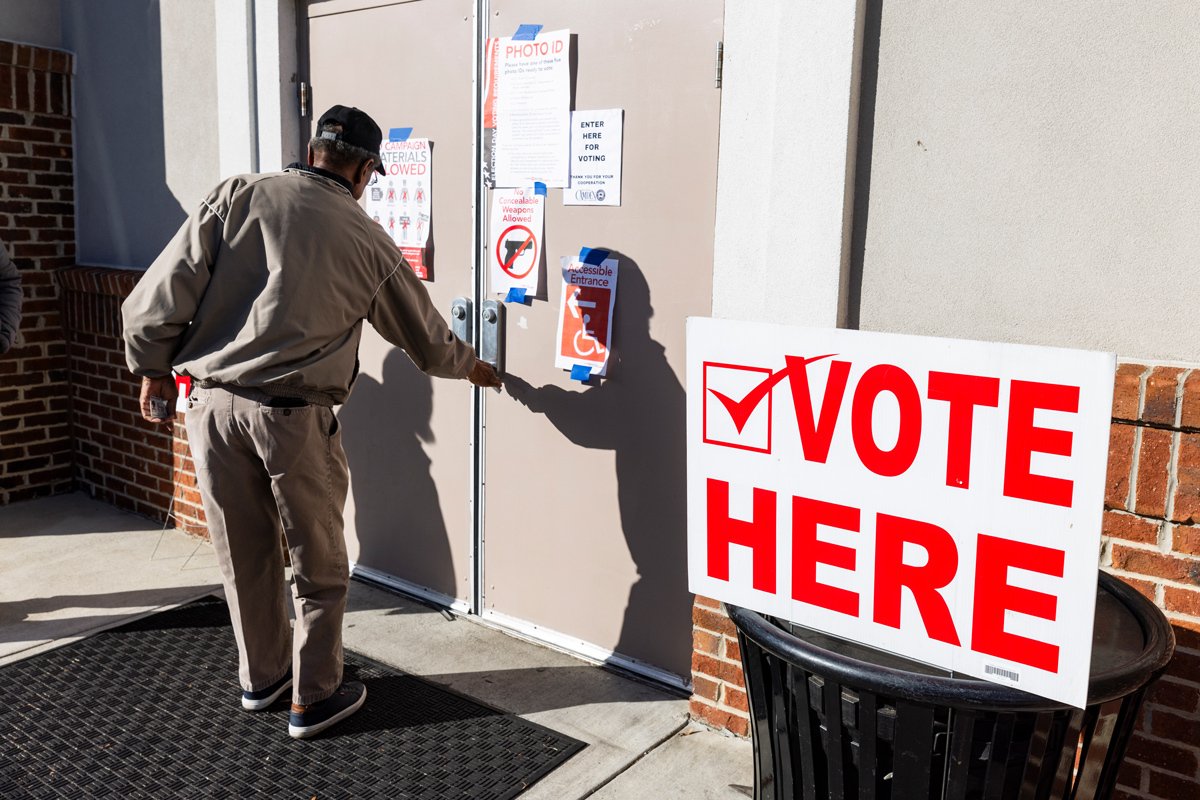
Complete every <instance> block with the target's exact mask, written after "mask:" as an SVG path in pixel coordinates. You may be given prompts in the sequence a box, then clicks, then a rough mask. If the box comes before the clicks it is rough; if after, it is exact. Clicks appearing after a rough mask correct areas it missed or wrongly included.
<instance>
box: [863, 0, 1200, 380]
mask: <svg viewBox="0 0 1200 800" xmlns="http://www.w3.org/2000/svg"><path fill="white" fill-rule="evenodd" d="M1197 42H1200V14H1198V13H1197V7H1196V5H1195V4H1194V3H1192V2H1184V1H1183V0H1179V1H1178V2H1171V1H1170V0H1156V1H1155V2H1147V3H1094V2H1088V0H1062V1H1061V2H1056V3H1029V2H1026V0H1003V1H1002V2H994V3H970V4H958V5H953V4H951V5H947V4H941V3H939V4H928V3H920V2H916V1H915V0H903V1H890V0H889V1H887V2H884V4H883V7H882V20H881V36H880V45H879V80H878V96H877V102H876V105H875V111H876V114H875V125H874V138H873V146H872V156H871V181H870V198H869V205H868V209H869V211H868V216H867V219H866V229H865V232H866V236H865V248H864V256H863V263H862V286H861V305H860V307H859V309H858V312H859V320H860V322H861V327H863V328H867V329H872V330H886V331H905V332H912V333H921V334H935V335H942V336H959V337H967V338H975V339H989V340H1000V341H1016V342H1030V343H1036V344H1048V345H1067V346H1078V347H1085V348H1096V349H1101V350H1112V351H1116V352H1117V353H1118V354H1119V355H1121V356H1125V357H1131V358H1145V359H1163V360H1176V361H1197V360H1200V325H1197V323H1196V315H1195V313H1194V310H1193V309H1194V304H1193V302H1192V301H1191V295H1192V292H1193V286H1194V283H1195V276H1196V275H1197V274H1198V273H1200V269H1198V267H1197V262H1198V260H1200V200H1198V197H1200V191H1198V188H1197V187H1200V147H1198V146H1197V143H1198V142H1200V91H1198V90H1197V76H1198V75H1200V47H1197Z"/></svg>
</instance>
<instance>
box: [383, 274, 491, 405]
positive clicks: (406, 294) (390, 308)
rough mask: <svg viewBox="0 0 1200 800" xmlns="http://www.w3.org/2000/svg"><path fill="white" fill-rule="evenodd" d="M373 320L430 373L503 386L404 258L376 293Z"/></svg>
mask: <svg viewBox="0 0 1200 800" xmlns="http://www.w3.org/2000/svg"><path fill="white" fill-rule="evenodd" d="M367 321H368V322H370V323H371V324H372V325H373V326H375V329H376V330H377V331H379V333H380V334H381V335H382V336H383V338H385V339H387V340H388V341H389V342H391V343H392V344H394V345H396V346H398V347H400V348H402V349H403V350H404V352H406V353H408V356H409V358H411V359H412V360H413V363H414V364H416V365H417V367H418V368H419V369H421V371H423V372H425V373H427V374H429V375H432V376H434V377H438V378H466V379H467V380H469V381H470V382H471V383H473V384H475V385H476V386H483V387H485V388H499V387H500V383H501V381H500V376H499V375H497V374H496V371H495V370H494V369H492V366H491V365H490V364H488V363H487V362H486V361H481V360H480V359H479V358H478V357H476V355H475V348H473V347H471V345H469V344H467V343H466V342H464V341H462V340H461V339H459V338H458V337H457V336H455V335H454V332H453V331H451V330H450V326H449V325H447V324H446V320H445V319H444V318H443V317H442V315H441V314H440V313H438V310H437V309H436V308H434V306H433V302H432V301H431V300H430V299H429V292H427V291H426V290H425V287H424V286H423V285H422V284H421V281H420V279H419V278H417V276H416V275H415V274H414V273H413V271H412V268H411V267H409V265H408V262H407V261H405V260H404V259H403V258H400V259H399V260H398V262H397V264H396V265H395V267H394V268H393V269H392V271H391V273H390V274H389V275H388V276H387V277H386V278H384V280H383V283H381V284H380V285H379V287H378V289H377V290H376V292H375V298H374V300H373V301H372V302H371V308H370V311H369V312H368V313H367Z"/></svg>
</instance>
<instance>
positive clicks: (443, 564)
mask: <svg viewBox="0 0 1200 800" xmlns="http://www.w3.org/2000/svg"><path fill="white" fill-rule="evenodd" d="M432 414H433V383H432V380H431V379H430V377H429V376H428V375H426V374H425V373H423V372H421V371H420V370H419V369H417V367H416V365H414V364H413V363H412V360H411V359H409V357H408V356H407V355H405V353H404V351H403V350H400V349H398V348H393V349H392V350H391V351H390V352H389V353H388V355H387V358H386V359H385V360H384V362H383V375H382V379H381V380H375V379H374V378H372V377H370V376H368V375H361V376H359V378H358V381H357V382H356V383H355V384H354V392H353V396H352V397H351V399H350V401H349V402H347V403H346V405H345V406H344V407H343V408H342V410H341V413H340V414H339V415H338V416H339V419H340V420H341V422H342V425H343V427H342V443H343V446H344V447H345V449H346V458H347V460H348V461H349V464H350V480H351V483H350V489H351V491H352V492H353V495H354V530H355V531H357V535H358V545H359V553H358V558H357V561H358V562H359V563H361V564H363V565H364V566H369V567H371V568H373V569H378V570H382V571H383V572H386V573H388V574H390V575H403V576H405V578H406V579H407V580H410V581H412V582H414V583H418V584H420V585H422V586H426V587H428V588H430V589H433V590H434V591H437V592H440V593H442V594H444V595H449V596H451V597H453V596H455V594H456V590H457V588H458V587H457V586H455V578H454V563H453V561H452V557H451V553H450V542H449V539H448V534H447V533H446V521H445V519H444V517H443V515H442V505H441V501H440V500H439V498H438V489H437V485H436V484H435V483H434V481H433V476H432V474H431V472H430V460H429V456H428V455H427V454H426V453H425V447H424V445H425V444H432V443H433V441H434V437H433V429H432V428H431V427H430V417H431V416H432Z"/></svg>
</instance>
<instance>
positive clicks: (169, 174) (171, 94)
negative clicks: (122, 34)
mask: <svg viewBox="0 0 1200 800" xmlns="http://www.w3.org/2000/svg"><path fill="white" fill-rule="evenodd" d="M159 8H160V12H159V13H160V14H161V20H160V26H159V30H160V32H161V33H160V35H161V39H162V52H163V54H164V56H163V58H162V97H163V104H162V113H163V145H164V150H165V158H164V165H165V172H166V183H167V188H168V189H169V190H170V192H171V195H172V196H173V197H174V198H175V200H176V202H178V203H179V205H180V207H182V208H183V209H184V211H186V212H190V211H192V210H193V209H194V208H196V207H197V206H198V205H199V203H200V199H201V198H203V197H204V196H205V195H207V194H208V192H209V190H211V189H212V187H213V186H214V185H215V184H216V183H217V181H219V180H220V178H221V170H220V167H219V164H218V141H219V137H218V135H217V134H218V127H219V122H218V118H219V116H220V115H219V113H218V106H217V77H216V76H217V53H216V49H215V47H214V42H215V41H216V35H217V32H216V24H217V17H216V14H215V13H214V10H213V6H212V4H211V3H196V2H194V0H160V7H159Z"/></svg>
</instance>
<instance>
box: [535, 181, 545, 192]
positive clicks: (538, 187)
mask: <svg viewBox="0 0 1200 800" xmlns="http://www.w3.org/2000/svg"><path fill="white" fill-rule="evenodd" d="M533 193H534V194H545V193H546V184H544V183H542V182H541V181H534V182H533Z"/></svg>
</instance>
